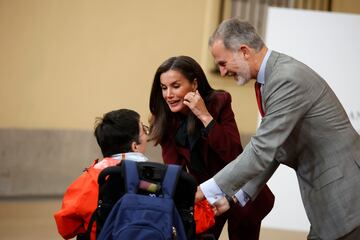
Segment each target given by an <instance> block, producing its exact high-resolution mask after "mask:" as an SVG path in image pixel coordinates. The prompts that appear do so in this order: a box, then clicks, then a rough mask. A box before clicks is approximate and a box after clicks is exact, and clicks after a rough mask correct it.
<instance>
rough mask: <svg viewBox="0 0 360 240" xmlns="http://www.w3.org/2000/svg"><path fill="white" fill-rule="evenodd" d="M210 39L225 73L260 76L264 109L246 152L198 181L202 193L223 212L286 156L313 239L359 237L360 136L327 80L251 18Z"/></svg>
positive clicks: (226, 25) (230, 23)
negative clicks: (272, 41)
mask: <svg viewBox="0 0 360 240" xmlns="http://www.w3.org/2000/svg"><path fill="white" fill-rule="evenodd" d="M209 46H210V50H211V53H212V55H213V57H214V59H215V62H216V64H217V65H218V67H219V69H220V72H221V75H222V76H233V77H234V79H235V80H236V81H237V82H238V83H239V84H240V85H243V84H245V83H247V82H249V81H250V79H254V78H255V79H256V81H257V83H258V84H259V85H261V94H262V99H261V101H260V106H261V105H262V106H261V107H263V110H264V116H263V118H262V121H261V124H260V126H259V128H258V130H257V132H256V135H255V136H254V137H252V138H251V141H250V143H249V144H248V145H247V146H246V147H245V149H244V151H243V153H242V154H240V155H239V156H238V157H237V158H236V159H235V160H234V161H232V162H231V163H229V164H228V165H227V166H226V167H224V168H223V169H222V170H221V171H220V172H219V173H218V174H216V175H215V176H214V177H213V178H212V179H209V180H208V181H206V182H204V183H203V184H201V185H200V187H199V188H198V192H197V194H196V195H197V196H196V197H197V200H199V199H203V198H204V196H205V197H206V198H207V199H208V200H209V201H210V202H211V203H214V205H215V206H216V212H217V214H221V213H222V212H224V211H226V210H227V209H228V207H229V200H228V199H231V198H230V197H233V198H236V196H237V192H238V191H239V189H240V188H242V187H243V186H244V185H245V184H246V183H247V182H249V181H250V180H251V179H257V182H258V183H259V184H257V185H256V188H255V189H253V190H251V189H246V188H243V191H245V193H246V194H248V195H249V197H250V199H254V198H255V197H256V192H258V191H259V189H258V188H261V186H262V185H264V184H265V183H266V181H267V180H268V179H269V178H270V177H271V175H272V174H273V173H274V171H275V170H276V169H277V167H278V165H279V164H285V165H287V166H289V167H291V168H293V169H294V170H295V171H296V174H297V178H298V182H299V186H300V191H301V196H302V201H303V204H304V207H305V210H306V213H307V216H308V218H309V221H310V224H311V228H310V232H309V235H308V239H326V240H327V239H360V227H359V226H360V137H359V134H358V133H357V132H356V131H355V130H354V128H353V127H352V125H351V123H350V121H349V119H348V117H347V114H346V112H345V111H344V109H343V107H342V105H341V104H340V102H339V100H338V99H337V97H336V95H335V94H334V92H333V91H332V90H331V89H330V87H329V86H328V85H327V83H326V82H325V80H324V79H322V78H321V77H320V76H319V75H318V74H317V73H316V72H314V71H313V70H312V69H310V68H309V67H308V66H306V65H305V64H303V63H301V62H299V61H297V60H295V59H293V58H291V57H289V56H287V55H285V54H281V53H278V52H275V51H271V50H269V49H268V48H267V47H266V46H265V44H264V42H263V41H262V39H261V38H260V37H259V35H258V34H257V33H256V31H255V29H254V28H253V27H252V26H251V25H250V24H249V23H247V22H242V21H240V20H237V19H229V20H226V21H224V22H223V23H221V24H220V26H219V27H218V28H217V29H216V31H215V32H214V34H213V35H212V37H211V38H210V40H209ZM304 50H305V49H304ZM224 195H225V197H223V196H224ZM234 196H235V197H234Z"/></svg>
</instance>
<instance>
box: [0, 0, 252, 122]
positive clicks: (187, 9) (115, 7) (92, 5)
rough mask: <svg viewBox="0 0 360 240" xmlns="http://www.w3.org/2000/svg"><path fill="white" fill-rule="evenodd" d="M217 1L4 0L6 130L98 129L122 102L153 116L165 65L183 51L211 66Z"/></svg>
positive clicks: (0, 65)
mask: <svg viewBox="0 0 360 240" xmlns="http://www.w3.org/2000/svg"><path fill="white" fill-rule="evenodd" d="M218 4H219V1H213V0H197V1H193V0H186V1H176V0H173V1H169V0H156V1H155V0H154V1H148V0H142V1H119V0H107V1H98V0H71V1H70V0H68V1H67V0H65V1H64V0H31V1H29V0H0V36H1V37H0V53H1V54H0V84H1V88H0V109H1V117H0V127H1V128H8V127H16V128H80V129H91V128H92V127H93V122H94V118H95V117H96V116H101V115H102V114H103V113H104V112H107V111H109V110H112V109H116V108H123V107H127V108H132V109H135V110H137V111H139V112H140V113H141V114H142V116H143V117H144V118H145V120H146V118H147V117H148V116H149V111H148V98H149V92H150V87H151V83H152V78H153V74H154V72H155V70H156V68H157V67H158V65H159V64H160V63H161V62H163V61H164V60H165V59H166V58H168V57H170V56H174V55H180V54H184V55H190V56H192V57H193V58H195V59H196V60H197V61H199V62H200V63H201V64H202V65H206V62H207V61H208V59H209V58H208V49H207V38H208V36H209V34H210V32H212V31H213V29H214V28H215V26H216V25H217V16H214V14H215V15H216V14H217V11H218ZM213 19H215V20H213ZM203 63H204V64H203ZM209 78H211V77H210V76H209ZM216 82H217V81H214V80H213V79H212V80H211V83H212V85H213V86H214V87H215V88H218V87H223V85H222V84H224V83H222V82H220V83H219V84H220V85H219V86H217V83H216ZM229 85H231V87H234V84H233V82H231V84H229ZM236 89H238V88H236ZM228 90H229V89H228ZM230 90H231V89H230ZM234 99H237V97H236V96H234ZM234 108H238V106H234ZM242 118H243V119H247V117H246V118H245V117H242ZM242 121H243V120H242ZM250 125H254V124H253V123H250Z"/></svg>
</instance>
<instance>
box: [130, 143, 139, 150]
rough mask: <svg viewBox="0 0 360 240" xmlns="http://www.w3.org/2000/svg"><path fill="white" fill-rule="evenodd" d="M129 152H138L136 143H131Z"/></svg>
mask: <svg viewBox="0 0 360 240" xmlns="http://www.w3.org/2000/svg"><path fill="white" fill-rule="evenodd" d="M131 151H132V152H138V144H137V143H136V142H132V143H131Z"/></svg>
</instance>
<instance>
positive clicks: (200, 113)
mask: <svg viewBox="0 0 360 240" xmlns="http://www.w3.org/2000/svg"><path fill="white" fill-rule="evenodd" d="M184 104H185V105H186V106H187V107H188V108H190V110H191V111H192V112H193V113H194V114H195V116H196V117H197V118H199V119H200V121H201V122H202V123H203V124H204V126H205V127H206V126H207V125H208V124H209V123H210V122H211V120H212V119H213V117H212V116H211V115H210V113H209V111H208V110H207V108H206V105H205V102H204V99H203V98H202V97H201V95H200V94H199V91H198V90H196V92H188V93H187V94H186V95H185V96H184Z"/></svg>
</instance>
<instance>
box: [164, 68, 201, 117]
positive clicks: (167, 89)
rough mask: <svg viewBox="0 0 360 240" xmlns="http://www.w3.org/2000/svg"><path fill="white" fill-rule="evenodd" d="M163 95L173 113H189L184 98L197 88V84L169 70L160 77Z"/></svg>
mask: <svg viewBox="0 0 360 240" xmlns="http://www.w3.org/2000/svg"><path fill="white" fill-rule="evenodd" d="M160 87H161V89H162V95H163V98H164V99H165V101H166V103H167V104H168V106H169V108H170V110H171V112H181V113H187V112H188V110H189V109H188V107H187V106H186V105H184V104H183V101H184V96H185V95H186V94H187V93H188V92H191V91H195V90H196V88H197V82H196V80H194V81H193V82H192V83H191V82H190V81H189V80H188V79H187V78H185V76H184V75H182V74H181V73H180V72H178V71H176V70H169V71H167V72H164V73H162V74H161V75H160Z"/></svg>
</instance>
